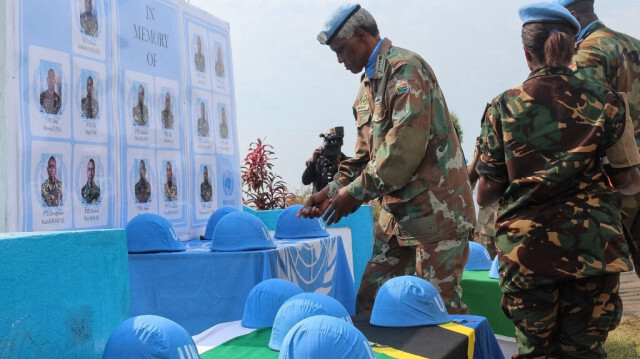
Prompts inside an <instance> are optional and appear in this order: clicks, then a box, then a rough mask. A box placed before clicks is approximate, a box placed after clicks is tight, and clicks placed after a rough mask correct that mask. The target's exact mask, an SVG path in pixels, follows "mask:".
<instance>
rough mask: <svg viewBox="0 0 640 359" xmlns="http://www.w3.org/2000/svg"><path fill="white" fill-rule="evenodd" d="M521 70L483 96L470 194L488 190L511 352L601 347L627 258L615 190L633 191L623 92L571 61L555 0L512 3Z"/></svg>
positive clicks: (566, 27) (614, 319) (590, 352)
mask: <svg viewBox="0 0 640 359" xmlns="http://www.w3.org/2000/svg"><path fill="white" fill-rule="evenodd" d="M520 17H521V18H522V20H523V22H524V25H523V27H522V43H523V47H524V53H525V57H526V61H527V64H528V66H529V69H530V70H531V73H530V75H529V77H528V78H527V80H526V81H525V82H524V83H523V84H522V85H520V86H518V87H516V88H513V89H510V90H507V91H505V92H504V93H502V94H501V95H499V96H498V97H496V98H495V99H494V100H493V101H492V102H491V103H490V105H489V106H488V108H487V110H486V112H485V115H484V120H483V124H482V131H481V141H480V142H481V143H480V150H481V156H480V160H479V161H478V164H477V167H476V170H477V171H478V173H479V174H480V176H481V178H480V180H479V184H478V203H479V204H480V205H481V206H489V205H491V204H492V203H495V202H499V208H500V209H499V213H498V218H497V221H496V228H497V233H496V245H497V247H498V255H499V259H500V287H501V289H502V292H503V299H502V308H503V310H504V312H505V314H506V315H507V316H508V317H509V318H511V319H512V320H513V322H514V324H515V327H516V338H517V342H518V349H519V352H520V354H519V355H517V356H516V357H517V358H561V357H562V358H605V357H606V352H605V351H604V349H603V347H602V344H603V343H604V341H605V340H606V338H607V334H608V332H609V331H610V330H613V329H614V328H615V327H616V326H617V325H618V323H619V321H620V316H621V314H622V302H621V300H620V297H619V296H618V286H619V275H620V272H625V271H629V270H631V269H632V265H631V261H630V259H629V248H628V246H627V243H626V241H625V238H624V235H623V229H622V224H621V216H620V207H619V204H618V203H617V201H616V197H615V191H619V192H621V193H623V194H632V193H636V192H638V191H640V173H639V172H638V170H637V169H636V168H635V167H634V166H635V165H637V164H638V163H640V155H639V154H638V150H637V147H636V145H635V141H634V139H633V129H632V125H631V120H630V117H628V116H627V114H626V110H625V100H624V95H620V94H617V93H615V92H614V91H612V90H611V89H610V88H608V87H605V86H604V85H602V84H599V83H595V82H590V81H585V80H580V79H578V78H576V77H575V76H574V74H573V70H571V69H570V62H571V57H572V55H573V49H574V45H575V40H574V39H575V36H576V35H577V34H578V33H579V31H580V25H579V23H578V22H577V20H576V19H575V18H574V17H573V16H572V15H571V14H570V13H569V12H568V11H567V10H566V9H565V8H563V7H562V6H560V5H557V4H554V3H538V4H530V5H526V6H523V7H522V8H521V9H520Z"/></svg>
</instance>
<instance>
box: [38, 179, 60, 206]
mask: <svg viewBox="0 0 640 359" xmlns="http://www.w3.org/2000/svg"><path fill="white" fill-rule="evenodd" d="M63 190H64V186H63V185H62V182H61V181H60V180H58V179H56V180H55V181H54V182H53V183H51V182H49V180H48V179H47V180H45V181H44V182H42V186H40V194H41V195H42V200H43V201H44V204H45V205H46V206H47V207H56V206H59V205H61V204H62V193H63Z"/></svg>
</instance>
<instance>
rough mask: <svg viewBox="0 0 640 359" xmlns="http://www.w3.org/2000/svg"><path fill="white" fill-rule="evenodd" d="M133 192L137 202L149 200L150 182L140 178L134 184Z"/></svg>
mask: <svg viewBox="0 0 640 359" xmlns="http://www.w3.org/2000/svg"><path fill="white" fill-rule="evenodd" d="M135 194H136V199H137V200H138V203H147V202H149V197H151V183H149V181H147V180H146V179H144V178H141V179H140V180H139V181H138V182H137V183H136V185H135Z"/></svg>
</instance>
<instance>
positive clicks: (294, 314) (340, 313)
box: [269, 293, 352, 350]
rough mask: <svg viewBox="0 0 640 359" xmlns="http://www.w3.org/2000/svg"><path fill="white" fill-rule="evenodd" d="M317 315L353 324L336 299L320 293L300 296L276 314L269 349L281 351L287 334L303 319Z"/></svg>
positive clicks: (288, 301)
mask: <svg viewBox="0 0 640 359" xmlns="http://www.w3.org/2000/svg"><path fill="white" fill-rule="evenodd" d="M315 315H328V316H332V317H336V318H340V319H342V320H344V321H346V322H347V323H349V324H352V322H351V317H350V316H349V313H348V312H347V310H346V309H345V308H344V307H343V306H342V304H340V302H338V301H337V300H335V299H334V298H332V297H330V296H328V295H325V294H319V293H302V294H298V295H295V296H293V297H291V298H289V300H287V301H286V302H284V304H282V306H281V307H280V309H279V310H278V313H276V319H275V320H274V322H273V330H272V331H271V338H270V339H269V348H271V349H273V350H280V346H281V345H282V340H283V339H284V337H285V335H286V334H287V332H289V330H290V329H291V328H292V327H293V326H294V325H296V324H297V323H298V322H299V321H301V320H302V319H305V318H309V317H313V316H315Z"/></svg>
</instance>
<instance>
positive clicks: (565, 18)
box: [520, 2, 580, 34]
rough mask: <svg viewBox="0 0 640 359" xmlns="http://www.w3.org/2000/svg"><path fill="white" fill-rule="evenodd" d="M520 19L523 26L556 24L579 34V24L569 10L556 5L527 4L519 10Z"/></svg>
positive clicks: (544, 3)
mask: <svg viewBox="0 0 640 359" xmlns="http://www.w3.org/2000/svg"><path fill="white" fill-rule="evenodd" d="M520 19H522V21H523V22H524V25H526V24H531V23H558V24H565V25H569V26H571V27H572V28H573V30H574V31H575V34H578V33H579V32H580V23H579V22H578V20H576V18H575V17H573V15H571V13H570V12H569V10H567V9H565V8H564V7H563V6H561V5H559V4H556V3H549V2H539V3H534V4H527V5H524V6H522V7H521V8H520Z"/></svg>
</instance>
